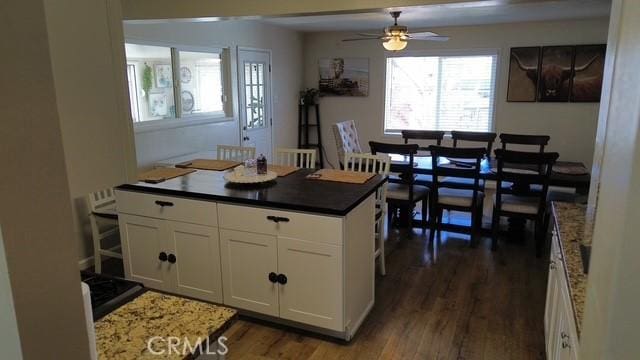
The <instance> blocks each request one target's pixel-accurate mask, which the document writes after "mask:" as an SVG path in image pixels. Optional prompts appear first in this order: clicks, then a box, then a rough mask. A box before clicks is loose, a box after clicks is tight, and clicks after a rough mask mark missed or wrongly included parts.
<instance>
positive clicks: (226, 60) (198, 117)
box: [124, 37, 234, 134]
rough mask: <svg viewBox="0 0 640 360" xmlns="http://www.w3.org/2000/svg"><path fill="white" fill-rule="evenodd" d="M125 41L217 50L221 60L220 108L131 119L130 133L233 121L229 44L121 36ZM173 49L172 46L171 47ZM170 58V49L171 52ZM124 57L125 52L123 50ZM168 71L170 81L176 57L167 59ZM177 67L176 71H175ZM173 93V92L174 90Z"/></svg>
mask: <svg viewBox="0 0 640 360" xmlns="http://www.w3.org/2000/svg"><path fill="white" fill-rule="evenodd" d="M124 42H125V43H129V44H136V45H149V46H163V47H168V48H172V49H176V51H181V50H182V51H197V52H206V53H212V54H219V55H220V58H221V59H222V60H223V62H222V64H223V66H222V79H221V80H222V88H223V96H225V97H226V101H224V103H223V106H224V111H215V112H209V113H202V114H189V115H187V116H183V117H180V118H171V119H159V120H147V121H138V122H132V123H133V131H134V133H136V134H138V133H146V132H153V131H159V130H168V129H176V128H182V127H188V126H195V125H204V124H212V123H222V122H229V121H234V114H233V100H232V97H233V95H232V94H233V89H232V86H231V83H232V81H233V79H231V75H230V74H231V59H230V56H229V55H228V54H229V52H230V48H229V47H224V46H194V45H183V44H179V43H173V42H166V41H152V40H144V39H139V38H135V37H127V38H125V40H124ZM172 52H173V50H172ZM172 58H173V53H172ZM125 61H126V54H125ZM171 66H172V72H173V81H174V82H175V81H176V79H177V76H178V74H179V69H180V59H178V58H176V59H175V60H174V61H172V62H171ZM176 67H177V69H178V70H177V72H176ZM174 97H175V94H174ZM179 102H180V99H174V103H175V105H176V107H177V106H178V105H179ZM128 105H129V109H128V111H129V112H130V111H131V104H128Z"/></svg>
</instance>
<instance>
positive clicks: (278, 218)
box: [267, 215, 289, 223]
mask: <svg viewBox="0 0 640 360" xmlns="http://www.w3.org/2000/svg"><path fill="white" fill-rule="evenodd" d="M267 220H271V221H273V222H275V223H280V222H289V218H286V217H281V216H273V215H269V216H267Z"/></svg>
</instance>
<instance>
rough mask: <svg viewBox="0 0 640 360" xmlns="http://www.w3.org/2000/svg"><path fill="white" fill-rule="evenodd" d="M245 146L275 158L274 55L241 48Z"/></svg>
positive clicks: (257, 152)
mask: <svg viewBox="0 0 640 360" xmlns="http://www.w3.org/2000/svg"><path fill="white" fill-rule="evenodd" d="M238 73H239V74H238V80H239V84H238V85H239V86H238V90H239V92H240V124H241V126H242V131H241V136H242V146H247V147H255V148H256V155H259V154H264V156H266V157H267V159H269V160H270V159H271V146H272V145H271V125H272V119H271V53H270V52H269V51H268V50H255V49H243V48H239V49H238Z"/></svg>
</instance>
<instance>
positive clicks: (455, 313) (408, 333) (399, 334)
mask: <svg viewBox="0 0 640 360" xmlns="http://www.w3.org/2000/svg"><path fill="white" fill-rule="evenodd" d="M454 221H455V217H454ZM527 237H528V239H527V241H526V242H524V243H519V244H514V243H504V242H503V243H501V245H500V248H499V250H498V251H497V252H491V251H490V250H489V246H490V239H488V238H483V239H482V240H481V242H480V245H479V246H478V247H477V248H474V249H472V248H470V247H469V240H468V239H469V238H468V236H467V235H462V234H452V233H443V234H442V235H441V239H440V241H439V242H438V243H437V246H436V247H435V250H432V249H431V247H430V246H427V243H428V232H422V231H421V230H419V229H414V230H413V231H412V232H411V233H407V232H406V231H398V230H392V231H391V233H390V235H389V246H388V248H390V249H388V250H389V251H388V254H387V276H385V277H380V276H378V278H377V280H376V304H375V306H374V308H373V310H372V312H371V313H370V315H369V316H368V318H367V319H366V321H365V322H364V323H363V325H362V327H361V328H360V330H359V332H358V333H357V334H356V336H355V337H354V339H353V340H352V341H351V342H349V343H345V342H342V341H339V340H333V339H330V338H327V337H322V336H317V335H313V334H310V333H306V332H303V331H299V330H295V329H291V328H287V327H282V326H276V325H271V324H268V323H265V322H261V321H256V320H252V319H248V318H244V317H242V318H241V319H240V320H238V321H237V322H236V323H235V324H234V325H233V326H232V327H231V328H230V329H229V331H228V332H227V333H226V336H227V337H228V338H229V341H228V343H227V345H228V347H229V354H228V355H227V358H228V359H263V360H264V359H322V360H329V359H368V360H369V359H544V357H545V355H544V332H543V316H544V302H545V293H546V277H547V271H546V264H545V261H544V256H543V257H542V258H536V257H535V251H534V248H533V241H532V239H531V236H530V234H528V235H527ZM107 268H117V266H108V267H107ZM105 271H106V270H105Z"/></svg>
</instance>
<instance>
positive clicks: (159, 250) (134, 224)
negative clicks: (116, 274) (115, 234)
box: [118, 214, 171, 291]
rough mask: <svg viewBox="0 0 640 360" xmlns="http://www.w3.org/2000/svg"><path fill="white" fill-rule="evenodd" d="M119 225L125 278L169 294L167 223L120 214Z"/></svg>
mask: <svg viewBox="0 0 640 360" xmlns="http://www.w3.org/2000/svg"><path fill="white" fill-rule="evenodd" d="M118 223H119V226H120V238H121V239H122V252H123V259H125V262H124V272H125V276H126V277H127V278H128V279H131V280H133V281H138V282H141V283H142V284H144V286H146V287H149V288H152V289H158V290H165V291H170V290H171V289H170V287H171V285H170V284H169V282H168V281H167V280H168V278H169V275H168V272H169V262H168V261H167V257H168V255H169V254H168V253H167V249H166V247H165V241H164V238H165V236H166V234H165V231H166V230H165V226H164V221H163V220H159V219H154V218H148V217H144V216H135V215H127V214H119V215H118Z"/></svg>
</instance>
